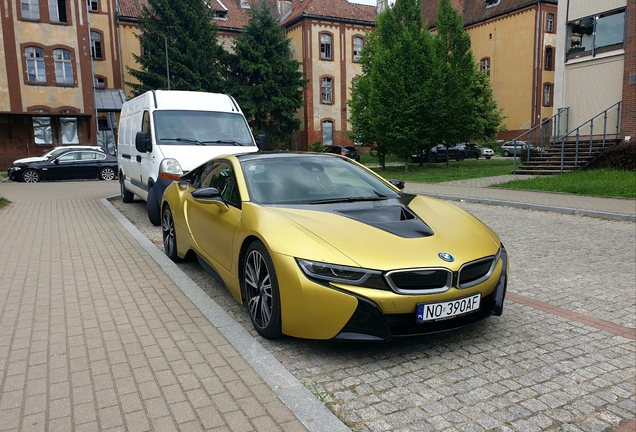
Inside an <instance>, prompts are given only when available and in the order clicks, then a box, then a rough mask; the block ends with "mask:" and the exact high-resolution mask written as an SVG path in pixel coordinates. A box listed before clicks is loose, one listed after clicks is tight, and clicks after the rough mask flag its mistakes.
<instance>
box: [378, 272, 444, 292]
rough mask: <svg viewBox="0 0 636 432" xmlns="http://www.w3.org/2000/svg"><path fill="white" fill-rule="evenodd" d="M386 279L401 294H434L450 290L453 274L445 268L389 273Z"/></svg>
mask: <svg viewBox="0 0 636 432" xmlns="http://www.w3.org/2000/svg"><path fill="white" fill-rule="evenodd" d="M386 279H387V281H388V283H389V285H390V286H391V288H392V289H393V290H394V291H395V292H397V293H399V294H433V293H440V292H444V291H446V290H448V289H449V288H450V286H451V283H452V280H453V273H452V272H451V271H450V270H448V269H443V268H424V269H411V270H397V271H392V272H389V273H387V274H386Z"/></svg>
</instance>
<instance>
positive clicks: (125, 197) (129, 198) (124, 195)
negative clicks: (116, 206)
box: [119, 174, 135, 204]
mask: <svg viewBox="0 0 636 432" xmlns="http://www.w3.org/2000/svg"><path fill="white" fill-rule="evenodd" d="M119 189H120V191H121V202H123V203H126V204H130V203H131V202H133V201H134V200H135V194H133V193H132V192H130V191H129V190H128V189H126V186H125V185H124V176H123V174H119Z"/></svg>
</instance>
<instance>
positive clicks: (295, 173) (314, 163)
mask: <svg viewBox="0 0 636 432" xmlns="http://www.w3.org/2000/svg"><path fill="white" fill-rule="evenodd" d="M241 166H242V168H243V172H244V173H245V180H246V183H247V188H248V191H249V193H250V199H251V200H252V201H253V202H256V203H258V204H314V205H318V204H325V203H336V202H354V201H373V200H384V199H387V198H397V197H398V196H399V194H398V193H397V192H396V191H395V190H394V189H392V188H391V187H389V186H388V185H387V184H386V183H384V181H382V180H381V179H380V178H378V177H377V176H376V175H374V174H372V173H370V172H368V171H367V170H365V169H364V168H361V167H359V166H358V165H355V164H354V163H351V162H349V161H347V160H344V159H340V158H335V157H328V156H327V157H325V156H319V155H315V156H312V155H307V156H303V157H279V158H277V157H271V158H260V159H248V160H245V161H242V162H241Z"/></svg>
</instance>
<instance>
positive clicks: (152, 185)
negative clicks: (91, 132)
mask: <svg viewBox="0 0 636 432" xmlns="http://www.w3.org/2000/svg"><path fill="white" fill-rule="evenodd" d="M257 150H258V147H257V146H256V143H255V142H254V137H253V136H252V133H251V131H250V128H249V126H248V124H247V121H246V120H245V117H244V116H243V112H242V111H241V109H240V108H239V106H238V104H237V103H236V101H235V100H234V98H232V96H229V95H226V94H217V93H204V92H191V91H177V90H154V91H149V92H146V93H144V94H142V95H139V96H137V97H136V98H134V99H132V100H130V101H127V102H125V103H124V104H123V106H122V109H121V117H120V120H119V137H118V142H117V159H118V163H119V184H120V186H121V197H122V201H123V202H125V203H130V202H132V201H133V199H134V196H135V195H137V196H138V197H139V198H141V199H143V200H145V201H146V202H147V204H148V218H149V219H150V222H152V223H153V224H154V225H160V223H161V215H160V209H159V203H160V202H161V197H162V195H163V191H164V190H165V189H166V188H167V187H168V185H169V184H170V183H172V182H173V181H174V180H178V178H179V176H180V175H182V174H184V173H186V172H188V171H189V170H191V169H192V168H194V167H196V166H198V165H200V164H202V163H203V162H205V161H207V160H208V159H211V158H213V157H216V156H220V155H223V154H237V153H248V152H255V151H257Z"/></svg>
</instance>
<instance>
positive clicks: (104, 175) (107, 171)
mask: <svg viewBox="0 0 636 432" xmlns="http://www.w3.org/2000/svg"><path fill="white" fill-rule="evenodd" d="M114 178H115V170H114V169H113V168H111V167H104V168H102V169H101V170H99V179H100V180H104V181H111V180H113V179H114Z"/></svg>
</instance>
